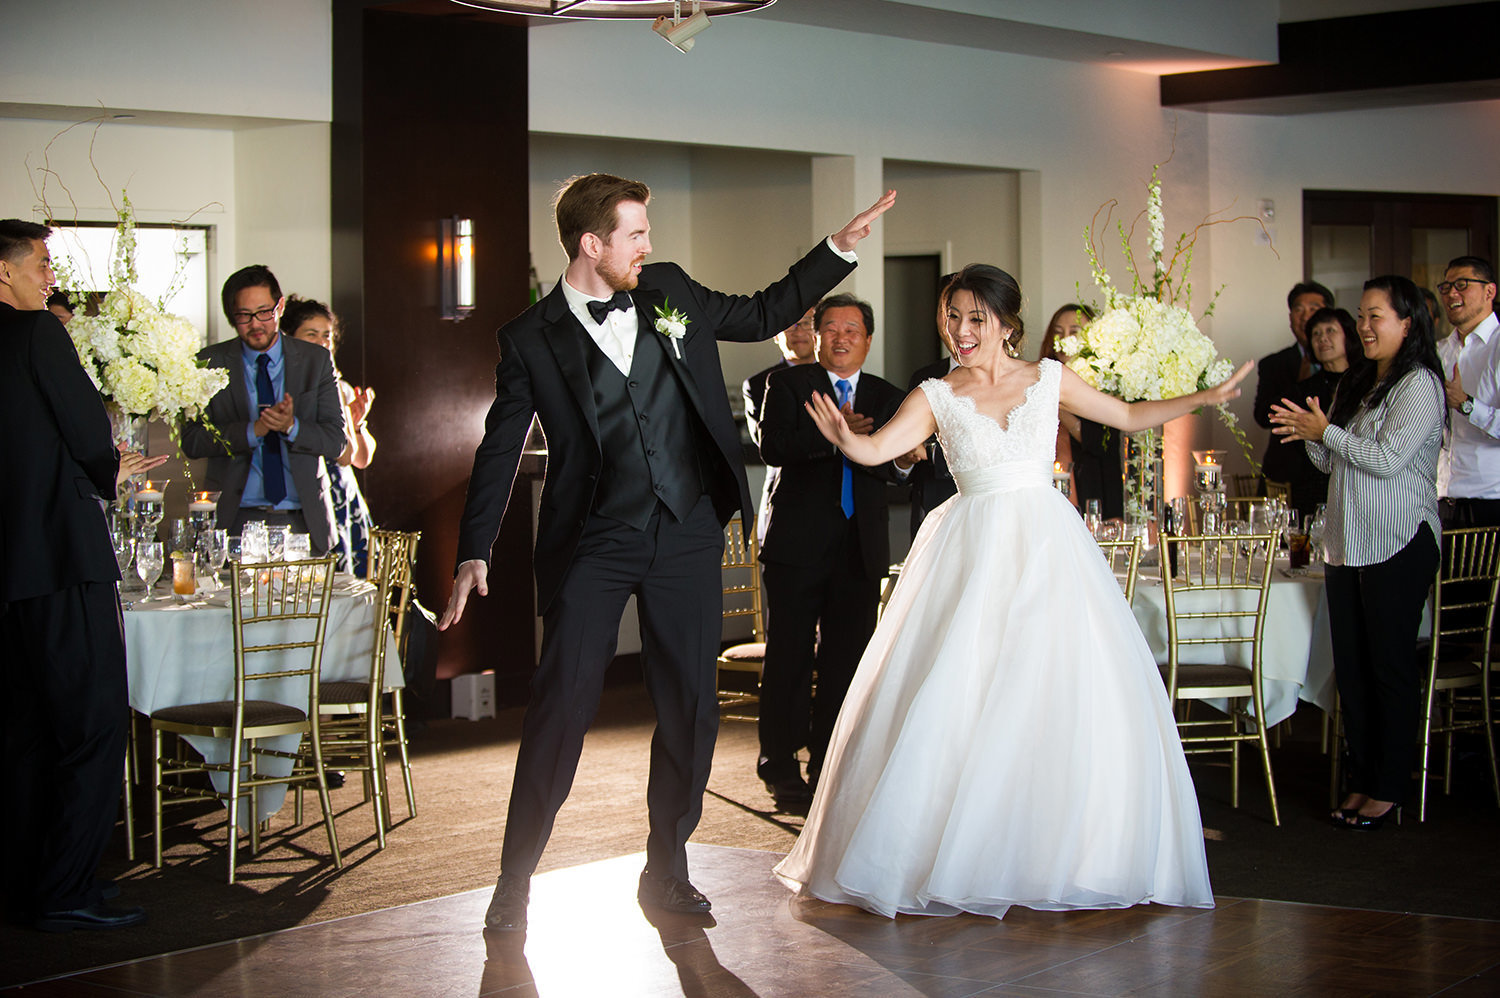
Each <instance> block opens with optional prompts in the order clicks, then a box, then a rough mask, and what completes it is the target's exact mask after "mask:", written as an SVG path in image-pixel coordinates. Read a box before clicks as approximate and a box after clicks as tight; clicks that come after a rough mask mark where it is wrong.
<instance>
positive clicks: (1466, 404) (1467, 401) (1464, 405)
mask: <svg viewBox="0 0 1500 998" xmlns="http://www.w3.org/2000/svg"><path fill="white" fill-rule="evenodd" d="M1458 411H1459V412H1461V413H1463V414H1464V415H1465V416H1467V415H1469V414H1470V413H1472V412H1473V411H1474V396H1472V395H1465V396H1464V400H1463V401H1462V402H1460V403H1459V405H1458Z"/></svg>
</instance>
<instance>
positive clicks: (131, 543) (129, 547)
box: [109, 523, 135, 576]
mask: <svg viewBox="0 0 1500 998" xmlns="http://www.w3.org/2000/svg"><path fill="white" fill-rule="evenodd" d="M109 543H110V546H111V547H113V548H114V550H115V565H116V567H118V568H119V569H120V574H121V575H122V576H123V575H124V574H125V570H126V569H127V568H129V567H130V562H131V559H133V558H134V557H135V538H134V537H131V536H130V527H129V525H128V524H124V523H111V524H110V525H109Z"/></svg>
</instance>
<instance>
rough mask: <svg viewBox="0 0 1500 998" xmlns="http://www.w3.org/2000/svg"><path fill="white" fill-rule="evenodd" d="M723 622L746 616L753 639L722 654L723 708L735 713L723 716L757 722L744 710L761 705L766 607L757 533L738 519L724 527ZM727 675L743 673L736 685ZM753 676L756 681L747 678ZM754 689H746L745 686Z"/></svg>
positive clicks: (720, 702) (720, 677) (720, 659)
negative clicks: (748, 529)
mask: <svg viewBox="0 0 1500 998" xmlns="http://www.w3.org/2000/svg"><path fill="white" fill-rule="evenodd" d="M722 566H723V570H724V573H725V580H724V619H725V620H730V619H733V618H740V617H745V618H749V620H750V640H749V641H747V642H744V643H742V644H737V645H732V646H730V647H729V648H725V649H724V650H723V651H722V652H720V653H719V662H718V692H719V706H720V708H724V707H728V708H731V709H732V710H733V713H729V714H725V715H724V717H725V718H727V719H729V720H732V721H754V720H756V717H757V715H756V714H751V713H746V712H745V708H747V707H750V706H752V705H758V704H759V702H760V696H759V689H760V674H761V669H762V668H763V667H764V666H765V660H766V617H765V605H764V603H763V601H762V596H761V588H760V560H759V552H758V550H757V546H756V543H755V534H754V532H750V533H746V532H745V529H744V524H742V523H741V522H740V518H739V517H735V518H733V519H732V520H730V521H729V525H728V526H727V527H725V528H724V558H723V561H722ZM725 673H741V674H742V675H741V676H740V677H739V680H738V681H737V682H729V683H726V682H725ZM745 673H753V674H754V678H753V679H748V678H746V676H745V675H743V674H745ZM746 685H751V686H752V689H750V690H746V689H745V686H746Z"/></svg>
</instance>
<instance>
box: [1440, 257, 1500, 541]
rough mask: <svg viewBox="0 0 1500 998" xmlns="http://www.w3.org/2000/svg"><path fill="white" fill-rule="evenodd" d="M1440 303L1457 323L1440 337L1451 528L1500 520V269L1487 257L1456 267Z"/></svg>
mask: <svg viewBox="0 0 1500 998" xmlns="http://www.w3.org/2000/svg"><path fill="white" fill-rule="evenodd" d="M1437 292H1438V301H1439V302H1440V303H1441V304H1442V306H1443V310H1444V312H1446V313H1447V315H1448V322H1449V323H1451V324H1452V326H1453V335H1451V336H1449V337H1447V338H1445V339H1442V340H1439V341H1438V345H1437V350H1438V359H1439V360H1441V361H1442V364H1443V373H1444V375H1445V376H1446V378H1447V382H1446V384H1445V386H1444V388H1445V392H1446V394H1447V397H1448V408H1449V409H1451V410H1452V411H1451V412H1450V413H1449V426H1448V432H1447V436H1446V439H1445V440H1444V441H1443V452H1442V454H1441V455H1440V456H1439V458H1438V495H1439V496H1440V497H1441V502H1440V506H1439V508H1440V510H1441V513H1442V518H1443V526H1444V527H1445V528H1449V527H1489V526H1495V525H1500V377H1497V373H1496V369H1495V365H1496V362H1497V361H1500V355H1497V354H1496V351H1497V350H1500V336H1496V335H1495V333H1496V329H1497V328H1500V324H1497V322H1496V318H1495V268H1494V266H1492V265H1491V264H1490V262H1489V261H1488V260H1486V259H1484V258H1483V257H1479V256H1460V257H1457V258H1455V259H1454V260H1452V261H1451V262H1450V263H1449V264H1448V269H1447V271H1446V272H1444V274H1443V280H1442V283H1440V284H1439V285H1438V286H1437Z"/></svg>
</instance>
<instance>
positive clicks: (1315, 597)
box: [1131, 566, 1336, 724]
mask: <svg viewBox="0 0 1500 998" xmlns="http://www.w3.org/2000/svg"><path fill="white" fill-rule="evenodd" d="M1148 571H1149V572H1152V573H1154V572H1155V571H1156V570H1155V569H1147V570H1143V571H1142V574H1141V576H1140V578H1139V579H1138V580H1137V581H1136V586H1135V600H1134V601H1133V602H1132V604H1131V609H1132V610H1133V611H1134V612H1135V619H1136V623H1137V624H1139V625H1140V628H1141V633H1142V634H1144V635H1145V636H1146V643H1147V644H1148V645H1150V646H1151V652H1152V654H1153V655H1155V656H1156V660H1157V661H1158V662H1165V661H1166V660H1167V601H1166V593H1165V592H1163V591H1162V584H1161V580H1160V578H1158V577H1153V575H1148V574H1146V573H1147V572H1148ZM1203 595H1206V594H1203ZM1225 595H1227V596H1229V597H1230V598H1232V599H1234V600H1235V602H1236V608H1237V609H1241V608H1242V609H1249V608H1251V607H1253V606H1254V605H1255V594H1254V593H1250V592H1243V593H1235V594H1225ZM1198 598H1202V596H1199V597H1198ZM1215 598H1218V597H1217V596H1216V597H1215ZM1268 600H1269V602H1268V604H1267V606H1266V632H1265V637H1264V639H1263V642H1262V645H1261V673H1262V677H1263V679H1264V682H1265V698H1266V717H1267V719H1268V720H1269V721H1270V722H1271V723H1272V724H1277V723H1279V722H1281V721H1284V720H1286V719H1287V718H1288V717H1291V716H1292V712H1293V711H1294V710H1296V709H1297V701H1298V699H1302V700H1306V701H1307V702H1308V703H1313V704H1316V705H1318V706H1319V707H1321V708H1323V709H1324V710H1325V711H1332V710H1333V704H1334V697H1335V692H1336V689H1335V686H1334V681H1333V649H1332V643H1331V638H1330V635H1329V630H1328V601H1327V600H1326V599H1324V597H1323V577H1322V574H1321V573H1317V574H1308V575H1303V576H1289V575H1288V574H1287V572H1286V571H1285V568H1284V566H1281V567H1277V568H1275V569H1273V570H1272V576H1271V591H1270V594H1269V596H1268ZM1190 608H1191V607H1190ZM1204 626H1210V625H1208V624H1206V623H1205V625H1204ZM1228 626H1230V627H1234V626H1236V625H1233V624H1230V625H1228ZM1245 633H1248V630H1246V631H1245ZM1186 636H1191V637H1197V636H1204V635H1201V634H1188V635H1186ZM1180 661H1182V662H1184V663H1189V664H1192V663H1199V662H1215V661H1217V662H1225V661H1227V662H1229V663H1231V664H1237V665H1243V666H1245V667H1246V668H1249V666H1250V645H1249V644H1230V645H1185V646H1183V648H1182V650H1181V658H1180Z"/></svg>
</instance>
